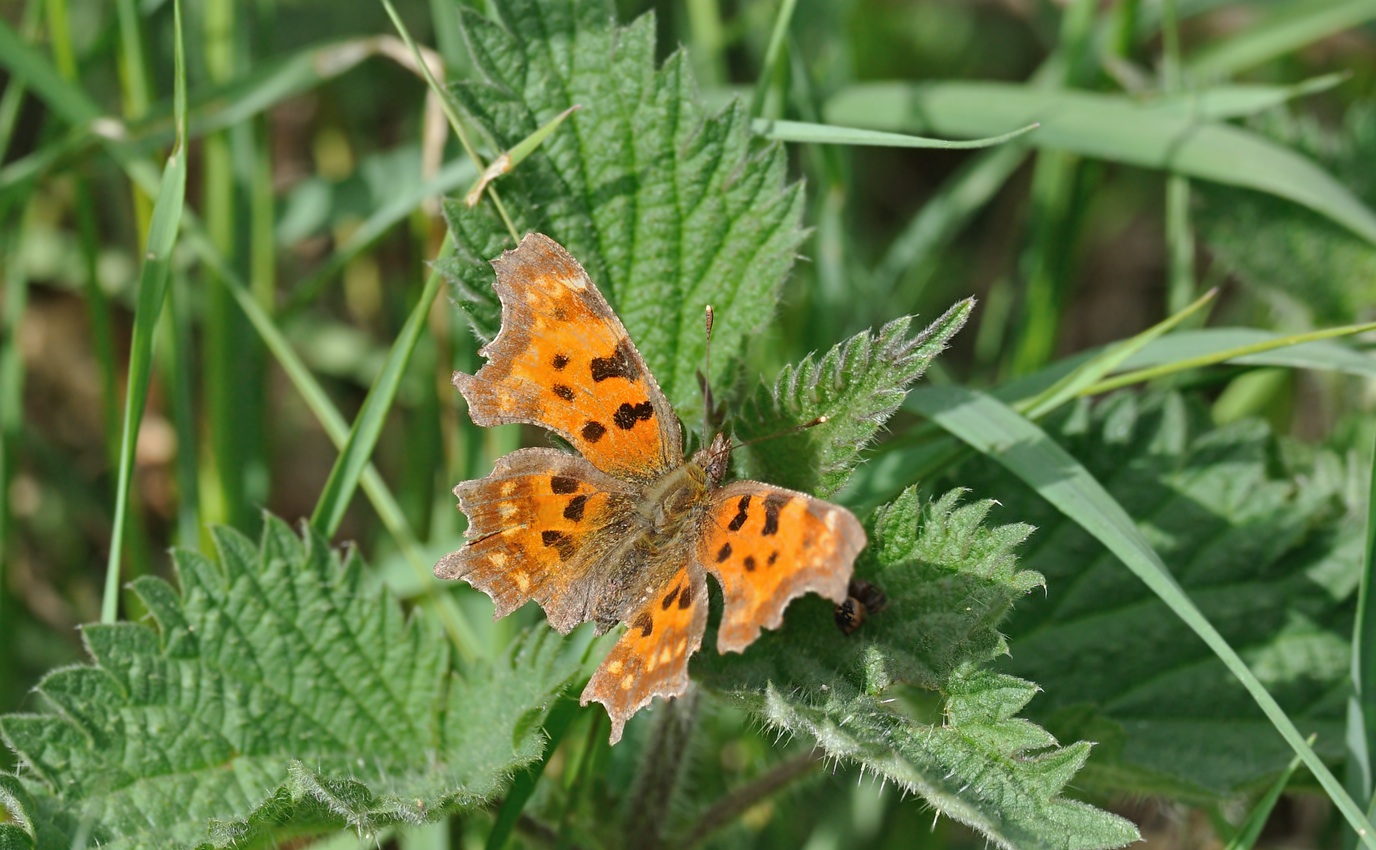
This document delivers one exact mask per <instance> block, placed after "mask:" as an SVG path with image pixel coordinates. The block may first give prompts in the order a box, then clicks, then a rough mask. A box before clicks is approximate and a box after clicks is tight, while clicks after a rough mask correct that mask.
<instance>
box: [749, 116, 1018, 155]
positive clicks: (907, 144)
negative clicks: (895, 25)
mask: <svg viewBox="0 0 1376 850" xmlns="http://www.w3.org/2000/svg"><path fill="white" fill-rule="evenodd" d="M1038 126H1040V125H1039V124H1037V123H1036V122H1033V123H1031V124H1026V125H1024V126H1022V127H1019V128H1017V129H1016V130H1009V131H1007V132H1004V133H1000V134H998V135H996V136H988V137H986V138H982V139H967V140H964V141H958V142H957V141H951V140H950V139H929V138H925V137H923V136H913V135H909V134H907V133H888V132H884V131H882V130H866V129H864V128H863V127H842V126H839V125H836V124H815V123H811V122H808V121H773V120H769V119H765V118H756V119H755V120H754V121H752V122H751V123H750V129H751V130H753V131H754V132H755V134H756V135H759V136H764V137H765V138H766V139H775V140H777V141H781V142H808V143H811V144H816V145H867V146H869V147H877V148H938V149H940V150H970V149H973V148H987V147H992V146H994V145H998V144H1002V143H1004V142H1006V141H1009V140H1010V139H1016V138H1017V137H1018V136H1022V135H1024V134H1026V133H1030V132H1032V131H1033V130H1035V129H1037V127H1038ZM957 135H960V134H957Z"/></svg>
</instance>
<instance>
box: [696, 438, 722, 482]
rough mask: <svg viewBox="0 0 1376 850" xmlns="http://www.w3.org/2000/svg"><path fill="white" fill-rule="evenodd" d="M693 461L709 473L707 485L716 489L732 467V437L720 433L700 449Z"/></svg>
mask: <svg viewBox="0 0 1376 850" xmlns="http://www.w3.org/2000/svg"><path fill="white" fill-rule="evenodd" d="M692 463H693V464H694V465H696V466H699V467H701V468H702V471H703V472H705V473H706V474H707V486H708V488H709V489H715V488H717V487H719V486H721V482H722V480H723V479H724V478H726V472H727V470H728V469H730V468H731V438H730V437H728V436H726V435H725V434H723V433H718V434H717V436H715V437H713V438H712V442H711V443H710V444H708V446H707V447H706V448H703V449H698V451H697V453H696V454H694V455H693V460H692Z"/></svg>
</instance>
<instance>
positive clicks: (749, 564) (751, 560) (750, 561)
mask: <svg viewBox="0 0 1376 850" xmlns="http://www.w3.org/2000/svg"><path fill="white" fill-rule="evenodd" d="M745 571H746V572H748V573H753V572H755V556H754V555H746V556H745Z"/></svg>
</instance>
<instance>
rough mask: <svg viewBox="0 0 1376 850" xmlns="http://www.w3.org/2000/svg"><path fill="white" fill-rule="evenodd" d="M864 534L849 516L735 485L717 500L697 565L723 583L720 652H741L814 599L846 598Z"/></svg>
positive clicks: (752, 485) (756, 486)
mask: <svg viewBox="0 0 1376 850" xmlns="http://www.w3.org/2000/svg"><path fill="white" fill-rule="evenodd" d="M864 546H865V530H864V529H863V528H862V527H861V526H860V522H859V521H858V520H857V519H856V518H855V516H854V515H853V514H851V512H850V511H848V510H846V509H845V508H841V507H838V506H836V505H833V504H830V503H828V502H824V501H822V500H821V499H814V498H813V497H811V496H808V495H805V494H803V493H798V492H795V491H793V490H785V489H783V488H781V487H773V486H770V485H768V484H761V483H759V482H758V481H735V482H732V483H730V484H727V485H726V486H725V487H722V488H721V489H719V490H717V491H716V492H715V493H714V494H713V498H712V506H711V516H710V517H709V518H708V520H707V522H706V523H705V526H704V528H703V532H702V536H701V537H700V538H699V540H698V553H697V557H698V560H699V562H700V563H701V564H702V565H703V567H704V568H705V569H707V570H708V571H709V572H711V573H712V574H713V575H714V576H715V577H716V579H717V581H718V582H720V583H721V588H722V599H723V610H722V618H721V627H720V629H719V630H718V632H717V648H718V649H719V650H720V651H722V652H740V651H742V650H744V649H745V647H747V646H749V645H750V644H751V643H752V642H753V641H754V640H755V638H757V637H759V634H760V629H761V628H767V629H773V628H778V626H779V625H780V624H781V623H782V622H783V616H784V608H785V607H787V605H788V603H789V601H790V600H792V599H793V598H794V597H796V596H800V595H802V594H804V593H807V592H809V591H811V592H814V593H817V594H819V595H821V596H823V597H825V598H827V599H830V600H831V601H832V602H837V603H840V602H842V601H844V600H845V598H846V587H847V584H848V583H849V581H850V576H851V570H852V567H853V564H854V562H855V556H856V555H857V554H859V552H860V550H861V549H863V548H864Z"/></svg>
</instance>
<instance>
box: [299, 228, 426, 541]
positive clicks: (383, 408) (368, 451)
mask: <svg viewBox="0 0 1376 850" xmlns="http://www.w3.org/2000/svg"><path fill="white" fill-rule="evenodd" d="M452 250H453V247H452V243H451V242H450V241H449V240H447V239H446V240H445V243H444V247H443V248H442V249H441V251H440V259H444V258H446V257H447V256H448V255H449V254H450V253H451V252H452ZM443 282H444V277H443V275H441V274H440V273H439V272H438V271H433V272H431V274H430V277H429V278H428V279H427V280H426V282H425V289H424V290H423V291H422V292H421V295H420V299H419V300H417V301H416V306H415V307H413V308H412V309H411V315H410V316H408V317H407V318H406V324H405V325H404V326H403V327H402V329H401V334H400V335H398V336H397V341H396V342H395V343H393V344H392V349H391V350H390V351H389V352H387V359H386V361H384V362H383V365H382V370H381V371H380V372H379V373H378V376H377V380H376V381H375V382H374V383H373V386H372V389H370V390H369V391H368V397H367V398H366V399H364V401H363V408H362V409H361V410H360V411H359V413H358V418H356V419H355V420H354V424H353V428H352V429H350V431H349V438H348V439H347V440H346V441H345V442H344V448H343V449H342V450H341V451H340V453H339V457H338V459H336V460H335V464H334V468H333V469H331V470H330V477H329V479H328V480H326V482H325V489H324V490H323V491H322V492H321V494H320V499H319V501H317V502H316V505H315V512H314V513H312V514H311V525H312V526H314V527H315V528H316V530H317V531H319V532H320V533H321V534H322V535H324V536H325V537H332V536H334V533H335V531H336V530H337V529H338V528H339V521H340V520H342V519H343V518H344V510H345V508H347V507H348V506H349V500H350V499H352V498H353V495H354V491H355V490H357V489H358V482H359V478H360V477H361V476H362V474H363V469H364V467H366V466H367V465H368V458H369V456H370V455H372V453H373V448H374V447H375V446H377V440H378V437H379V436H381V434H382V426H383V425H384V424H385V423H386V421H387V413H388V411H390V410H391V408H392V402H393V401H394V400H395V399H396V396H397V390H398V389H399V388H400V387H401V379H402V377H403V376H404V375H405V373H406V364H407V363H409V362H411V354H412V352H414V351H415V348H416V342H417V340H419V339H420V334H421V331H422V330H424V329H425V319H426V317H427V316H429V315H430V307H431V305H433V304H434V303H435V297H436V296H437V295H439V292H440V289H441V287H442V285H443Z"/></svg>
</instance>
